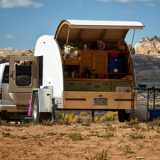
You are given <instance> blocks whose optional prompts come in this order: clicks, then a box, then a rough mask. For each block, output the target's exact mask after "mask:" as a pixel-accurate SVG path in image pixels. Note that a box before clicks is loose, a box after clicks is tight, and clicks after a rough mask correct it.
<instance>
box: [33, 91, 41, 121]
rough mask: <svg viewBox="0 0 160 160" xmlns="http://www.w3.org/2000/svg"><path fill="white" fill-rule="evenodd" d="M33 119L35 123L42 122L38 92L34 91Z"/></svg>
mask: <svg viewBox="0 0 160 160" xmlns="http://www.w3.org/2000/svg"><path fill="white" fill-rule="evenodd" d="M32 120H33V122H34V123H36V124H37V123H40V113H39V102H38V92H37V91H35V92H33V97H32Z"/></svg>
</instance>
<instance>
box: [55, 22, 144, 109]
mask: <svg viewBox="0 0 160 160" xmlns="http://www.w3.org/2000/svg"><path fill="white" fill-rule="evenodd" d="M143 27H144V26H143V24H142V23H141V22H127V21H89V20H64V21H62V22H61V23H60V25H59V26H58V28H57V31H56V34H55V39H56V40H57V42H58V44H59V46H60V49H61V55H62V60H63V74H64V91H65V93H64V95H65V104H68V105H71V103H68V102H72V104H74V105H76V104H78V103H79V102H80V101H81V104H83V103H86V105H90V103H91V102H89V101H90V100H89V98H85V95H84V93H82V92H86V91H87V92H88V93H89V92H90V94H91V97H92V96H93V97H94V94H93V95H92V93H93V92H95V93H96V92H99V93H100V95H103V94H102V92H103V93H105V92H110V93H111V92H112V93H113V92H115V91H118V92H119V91H125V92H131V88H132V87H133V85H134V71H133V66H132V59H131V55H130V51H129V49H128V46H127V44H126V42H125V37H126V34H127V32H128V31H129V30H130V29H134V30H135V29H142V28H143ZM71 92H73V93H71ZM75 92H77V94H78V95H77V96H78V98H80V99H78V98H77V97H75V95H76V93H75ZM78 92H79V93H78ZM88 95H89V94H88ZM95 96H96V95H95ZM118 96H119V95H118V94H117V98H115V99H118ZM72 97H74V98H72ZM91 97H90V98H91ZM93 97H92V98H93ZM112 97H115V95H113V96H112ZM92 98H91V99H92ZM74 99H75V101H76V103H74V102H75V101H74ZM126 99H127V98H126ZM87 102H88V103H87ZM117 104H119V102H118V103H116V104H115V106H116V105H117ZM81 107H82V106H81Z"/></svg>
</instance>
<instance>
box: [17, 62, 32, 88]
mask: <svg viewBox="0 0 160 160" xmlns="http://www.w3.org/2000/svg"><path fill="white" fill-rule="evenodd" d="M15 65H16V67H15V68H16V85H17V86H29V85H31V82H32V77H31V75H32V62H31V61H18V62H16V64H15Z"/></svg>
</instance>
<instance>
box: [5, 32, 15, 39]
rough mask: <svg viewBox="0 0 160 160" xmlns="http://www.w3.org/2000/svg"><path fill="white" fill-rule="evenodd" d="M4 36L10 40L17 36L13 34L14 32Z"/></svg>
mask: <svg viewBox="0 0 160 160" xmlns="http://www.w3.org/2000/svg"><path fill="white" fill-rule="evenodd" d="M4 37H5V39H8V40H12V39H14V38H15V37H14V35H12V34H10V33H8V34H5V35H4Z"/></svg>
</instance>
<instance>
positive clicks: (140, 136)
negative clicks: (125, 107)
mask: <svg viewBox="0 0 160 160" xmlns="http://www.w3.org/2000/svg"><path fill="white" fill-rule="evenodd" d="M129 137H130V138H132V139H144V138H145V135H144V134H143V133H141V132H133V133H131V134H130V135H129Z"/></svg>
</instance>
